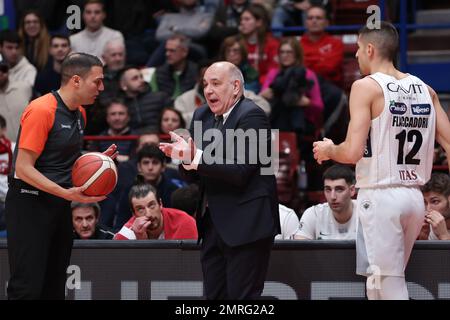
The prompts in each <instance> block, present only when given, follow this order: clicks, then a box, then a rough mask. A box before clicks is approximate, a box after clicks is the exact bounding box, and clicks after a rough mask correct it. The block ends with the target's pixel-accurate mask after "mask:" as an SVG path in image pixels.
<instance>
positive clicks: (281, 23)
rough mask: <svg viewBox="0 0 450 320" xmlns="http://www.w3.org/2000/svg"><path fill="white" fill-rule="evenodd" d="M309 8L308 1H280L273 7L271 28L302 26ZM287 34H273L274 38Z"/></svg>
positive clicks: (278, 32)
mask: <svg viewBox="0 0 450 320" xmlns="http://www.w3.org/2000/svg"><path fill="white" fill-rule="evenodd" d="M310 7H311V2H310V1H309V0H281V1H279V2H278V4H277V6H276V7H275V10H274V13H273V17H272V28H285V27H296V26H303V25H304V21H305V20H306V19H305V18H306V11H307V10H308V9H309V8H310ZM286 34H288V33H287V32H281V31H277V32H274V35H275V36H276V37H281V36H282V35H286Z"/></svg>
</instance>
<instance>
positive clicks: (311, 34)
mask: <svg viewBox="0 0 450 320" xmlns="http://www.w3.org/2000/svg"><path fill="white" fill-rule="evenodd" d="M328 23H329V21H328V19H327V12H326V10H325V8H323V7H320V6H312V7H311V8H310V9H309V10H308V11H307V15H306V22H305V26H306V29H307V30H308V31H307V32H306V34H305V35H303V36H302V38H301V40H300V42H301V45H302V46H303V51H304V59H305V66H306V67H308V68H310V69H311V70H313V71H314V72H316V73H318V74H320V75H321V76H322V77H324V78H325V79H327V80H329V81H331V82H333V83H334V84H336V85H338V86H339V85H341V81H342V68H341V65H342V60H343V59H344V44H343V43H342V41H341V39H338V38H336V37H333V36H331V35H329V34H328V33H326V32H325V28H326V27H328Z"/></svg>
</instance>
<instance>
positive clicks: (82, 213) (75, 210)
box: [70, 202, 114, 240]
mask: <svg viewBox="0 0 450 320" xmlns="http://www.w3.org/2000/svg"><path fill="white" fill-rule="evenodd" d="M70 207H71V208H72V223H73V238H74V239H81V240H109V239H112V238H113V237H114V233H113V232H111V231H110V230H109V229H108V228H105V227H103V226H101V225H99V224H98V219H99V216H100V206H99V205H98V203H97V202H92V203H80V202H72V203H71V205H70Z"/></svg>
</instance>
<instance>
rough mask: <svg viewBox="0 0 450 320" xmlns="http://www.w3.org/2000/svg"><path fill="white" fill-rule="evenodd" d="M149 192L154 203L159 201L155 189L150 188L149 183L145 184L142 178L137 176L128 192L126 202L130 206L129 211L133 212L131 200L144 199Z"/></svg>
mask: <svg viewBox="0 0 450 320" xmlns="http://www.w3.org/2000/svg"><path fill="white" fill-rule="evenodd" d="M150 192H151V193H153V194H154V195H155V198H156V201H159V195H158V191H157V190H156V188H155V187H154V186H152V185H151V184H150V183H147V182H145V179H144V177H143V176H142V175H140V174H138V175H137V176H136V179H135V182H134V185H133V186H132V187H131V189H130V192H129V193H128V202H129V204H130V209H131V211H133V203H132V202H131V200H132V199H133V198H135V199H140V198H144V197H146V196H147V195H148V194H149V193H150Z"/></svg>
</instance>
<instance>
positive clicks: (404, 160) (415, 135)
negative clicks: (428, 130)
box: [395, 130, 423, 164]
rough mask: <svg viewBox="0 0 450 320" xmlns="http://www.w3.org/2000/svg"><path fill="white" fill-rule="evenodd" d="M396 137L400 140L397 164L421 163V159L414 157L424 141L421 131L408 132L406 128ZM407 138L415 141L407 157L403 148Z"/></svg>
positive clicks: (409, 140)
mask: <svg viewBox="0 0 450 320" xmlns="http://www.w3.org/2000/svg"><path fill="white" fill-rule="evenodd" d="M395 139H397V140H398V156H397V164H420V159H415V158H414V156H415V155H416V154H417V152H419V150H420V147H421V146H422V142H423V138H422V134H421V133H420V131H419V130H410V131H408V132H406V130H402V131H400V133H399V134H397V135H396V136H395ZM406 139H408V142H414V145H413V147H412V148H411V150H410V151H409V152H408V154H407V155H406V157H405V156H404V154H403V148H404V146H405V142H406Z"/></svg>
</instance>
